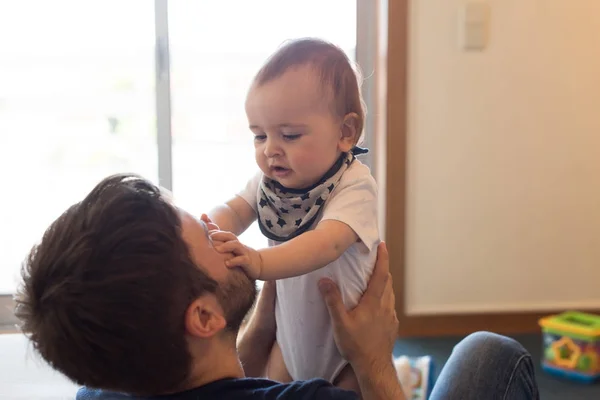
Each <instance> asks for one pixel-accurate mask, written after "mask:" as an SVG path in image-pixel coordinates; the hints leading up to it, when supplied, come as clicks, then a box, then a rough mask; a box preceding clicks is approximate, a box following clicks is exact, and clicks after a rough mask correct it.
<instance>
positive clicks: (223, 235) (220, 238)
mask: <svg viewBox="0 0 600 400" xmlns="http://www.w3.org/2000/svg"><path fill="white" fill-rule="evenodd" d="M209 234H210V238H211V240H212V241H213V242H215V241H217V242H229V241H233V240H235V241H237V236H235V235H234V234H233V233H231V232H225V231H212V232H210V233H209Z"/></svg>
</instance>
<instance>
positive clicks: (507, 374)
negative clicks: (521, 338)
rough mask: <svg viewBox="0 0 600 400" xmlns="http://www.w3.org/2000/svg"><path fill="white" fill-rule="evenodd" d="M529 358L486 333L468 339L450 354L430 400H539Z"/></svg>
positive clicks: (508, 342)
mask: <svg viewBox="0 0 600 400" xmlns="http://www.w3.org/2000/svg"><path fill="white" fill-rule="evenodd" d="M539 398H540V395H539V390H538V386H537V383H536V381H535V371H534V367H533V361H532V360H531V355H530V354H529V353H528V352H527V350H525V349H524V348H523V346H521V344H519V343H518V342H517V341H515V340H513V339H510V338H507V337H505V336H500V335H496V334H494V333H489V332H477V333H473V334H471V335H469V336H467V337H466V338H465V339H463V340H462V341H461V342H460V343H459V344H457V345H456V347H455V348H454V350H453V351H452V355H451V356H450V358H449V359H448V362H447V363H446V365H445V366H444V368H443V369H442V371H441V373H440V376H439V377H438V379H437V382H436V384H435V386H434V388H433V390H432V392H431V397H430V400H525V399H527V400H531V399H534V400H539Z"/></svg>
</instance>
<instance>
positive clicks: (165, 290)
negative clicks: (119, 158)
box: [15, 174, 217, 395]
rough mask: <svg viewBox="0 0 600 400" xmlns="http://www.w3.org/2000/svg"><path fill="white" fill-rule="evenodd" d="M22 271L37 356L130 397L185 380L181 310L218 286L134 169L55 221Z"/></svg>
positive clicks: (28, 328)
mask: <svg viewBox="0 0 600 400" xmlns="http://www.w3.org/2000/svg"><path fill="white" fill-rule="evenodd" d="M22 276H23V283H22V286H21V288H20V290H19V293H18V294H17V298H16V302H17V306H16V310H15V314H16V315H17V317H18V318H19V319H20V320H21V321H22V330H23V331H24V332H25V333H26V334H27V335H28V336H29V337H30V339H31V342H32V343H33V346H34V347H35V349H36V350H37V351H38V352H39V353H40V354H41V356H42V357H43V358H44V359H45V360H46V361H47V362H48V363H49V364H50V365H51V366H52V367H54V368H55V369H57V370H58V371H60V372H62V373H63V374H65V375H66V376H68V377H69V378H70V379H72V380H73V381H75V382H76V383H78V384H81V385H86V386H89V387H96V388H102V389H107V390H114V391H119V392H126V393H131V394H137V395H145V394H160V393H166V392H169V391H175V390H177V389H178V388H180V387H181V386H182V385H183V384H184V383H185V381H186V379H187V378H188V374H189V372H190V367H191V355H190V353H189V351H188V347H187V343H186V340H185V326H184V318H185V312H186V309H187V307H188V306H189V305H190V304H191V302H192V301H193V300H194V299H195V298H197V297H198V296H200V295H202V294H203V293H205V292H210V293H215V292H216V290H217V282H216V281H215V280H213V279H212V278H210V277H209V276H208V275H207V274H206V273H204V272H203V271H202V270H201V269H200V268H199V267H198V266H197V265H196V264H195V263H194V262H193V260H192V259H191V256H190V252H189V249H188V246H187V245H186V243H185V242H184V240H183V239H182V226H181V219H180V215H179V213H178V211H177V209H176V208H175V207H174V206H173V205H171V204H170V202H169V200H168V199H166V198H165V197H164V196H163V195H161V192H160V190H159V189H158V188H157V187H156V186H154V185H153V184H151V183H150V182H148V181H146V180H144V179H143V178H141V177H139V176H136V175H132V174H120V175H114V176H111V177H108V178H106V179H104V180H103V181H102V182H100V183H99V184H98V185H97V186H96V187H95V188H94V189H93V190H92V192H91V193H90V194H89V195H88V196H87V197H86V198H85V199H84V200H83V201H81V202H79V203H77V204H75V205H73V206H71V207H70V208H69V209H68V210H67V211H66V212H65V213H64V214H62V215H61V216H60V217H59V218H58V219H57V220H56V221H54V222H53V223H52V225H50V227H49V228H48V229H47V230H46V232H45V233H44V236H43V238H42V240H41V242H40V243H39V244H38V245H37V246H35V247H34V248H33V249H32V251H31V253H30V254H29V256H28V258H27V260H26V261H25V262H24V265H23V269H22Z"/></svg>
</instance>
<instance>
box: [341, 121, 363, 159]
mask: <svg viewBox="0 0 600 400" xmlns="http://www.w3.org/2000/svg"><path fill="white" fill-rule="evenodd" d="M358 126H359V116H358V114H356V113H348V114H346V115H345V116H344V120H343V121H342V135H341V137H340V144H339V148H340V150H341V151H342V152H344V153H347V152H349V151H350V150H352V148H353V147H354V145H355V144H356V142H357V140H358V135H359V134H360V132H358V129H359V128H358Z"/></svg>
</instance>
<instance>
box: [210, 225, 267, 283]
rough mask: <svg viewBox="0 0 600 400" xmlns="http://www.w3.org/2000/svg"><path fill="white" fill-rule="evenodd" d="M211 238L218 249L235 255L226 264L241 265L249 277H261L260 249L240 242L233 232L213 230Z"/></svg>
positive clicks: (230, 265)
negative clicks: (257, 249)
mask: <svg viewBox="0 0 600 400" xmlns="http://www.w3.org/2000/svg"><path fill="white" fill-rule="evenodd" d="M210 238H211V240H212V241H213V245H214V246H215V249H217V251H219V252H221V253H232V254H233V255H234V257H233V258H232V259H230V260H227V261H225V265H227V266H228V267H230V268H234V267H241V268H242V269H243V270H244V272H245V273H246V275H248V277H249V278H252V279H260V274H261V271H262V258H261V256H260V253H259V252H258V251H256V250H254V249H253V248H250V247H248V246H245V245H243V244H242V243H240V241H239V240H238V238H237V236H235V235H234V234H233V233H231V232H224V231H212V232H211V233H210Z"/></svg>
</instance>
